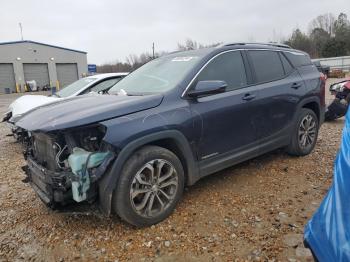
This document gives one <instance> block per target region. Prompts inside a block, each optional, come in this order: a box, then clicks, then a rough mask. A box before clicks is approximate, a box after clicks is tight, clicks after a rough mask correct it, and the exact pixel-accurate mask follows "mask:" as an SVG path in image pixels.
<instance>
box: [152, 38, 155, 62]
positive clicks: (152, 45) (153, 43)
mask: <svg viewBox="0 0 350 262" xmlns="http://www.w3.org/2000/svg"><path fill="white" fill-rule="evenodd" d="M152 53H153V55H152V57H153V59H154V58H155V57H154V42H153V44H152Z"/></svg>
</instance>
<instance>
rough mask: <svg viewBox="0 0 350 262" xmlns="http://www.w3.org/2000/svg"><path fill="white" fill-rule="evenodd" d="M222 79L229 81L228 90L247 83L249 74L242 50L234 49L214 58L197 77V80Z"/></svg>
mask: <svg viewBox="0 0 350 262" xmlns="http://www.w3.org/2000/svg"><path fill="white" fill-rule="evenodd" d="M206 80H220V81H225V82H226V83H227V90H234V89H239V88H241V87H244V86H246V85H247V76H246V72H245V67H244V63H243V58H242V55H241V52H240V51H232V52H227V53H224V54H221V55H219V56H217V57H216V58H214V59H213V60H212V61H211V62H210V63H209V64H208V65H207V66H206V67H205V68H204V69H203V70H202V72H200V74H199V75H198V77H197V81H206Z"/></svg>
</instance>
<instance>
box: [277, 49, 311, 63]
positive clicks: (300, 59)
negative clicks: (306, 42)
mask: <svg viewBox="0 0 350 262" xmlns="http://www.w3.org/2000/svg"><path fill="white" fill-rule="evenodd" d="M283 53H284V54H285V55H286V56H287V58H288V59H289V61H291V62H292V64H293V66H294V67H299V66H304V65H311V64H312V62H311V59H310V57H309V56H308V55H306V54H303V53H299V52H283Z"/></svg>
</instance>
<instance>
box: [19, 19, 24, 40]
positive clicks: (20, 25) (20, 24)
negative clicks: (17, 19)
mask: <svg viewBox="0 0 350 262" xmlns="http://www.w3.org/2000/svg"><path fill="white" fill-rule="evenodd" d="M19 29H20V30H21V40H22V41H23V28H22V23H19Z"/></svg>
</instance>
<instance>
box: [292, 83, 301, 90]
mask: <svg viewBox="0 0 350 262" xmlns="http://www.w3.org/2000/svg"><path fill="white" fill-rule="evenodd" d="M299 87H301V84H300V83H293V84H292V88H294V89H298V88H299Z"/></svg>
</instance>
